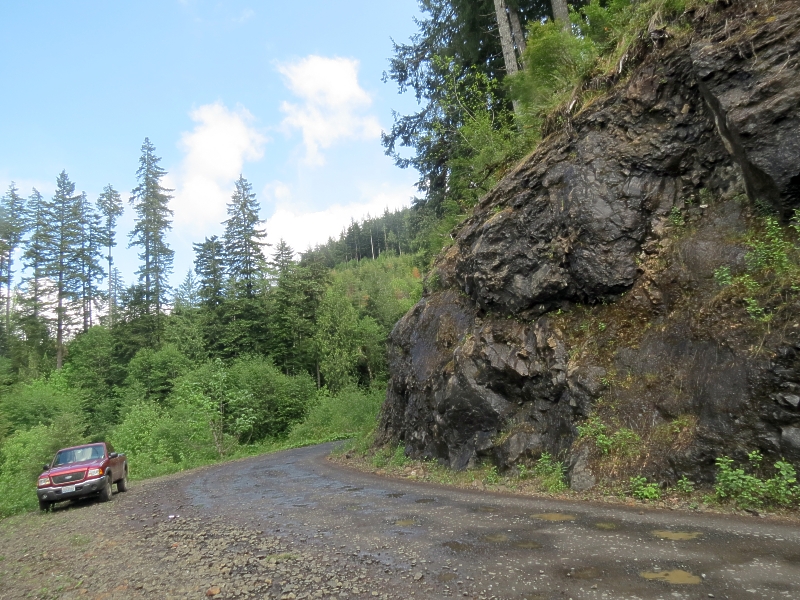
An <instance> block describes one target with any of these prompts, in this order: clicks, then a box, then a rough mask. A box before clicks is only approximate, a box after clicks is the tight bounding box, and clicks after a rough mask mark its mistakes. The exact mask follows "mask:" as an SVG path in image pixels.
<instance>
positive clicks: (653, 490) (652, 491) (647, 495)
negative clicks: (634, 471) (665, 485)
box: [631, 476, 661, 500]
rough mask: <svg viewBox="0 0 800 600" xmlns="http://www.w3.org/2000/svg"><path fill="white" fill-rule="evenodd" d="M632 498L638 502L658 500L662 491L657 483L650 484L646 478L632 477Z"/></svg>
mask: <svg viewBox="0 0 800 600" xmlns="http://www.w3.org/2000/svg"><path fill="white" fill-rule="evenodd" d="M631 496H633V497H634V498H636V499H638V500H658V499H659V498H661V490H659V489H658V484H657V483H648V482H647V478H646V477H641V476H637V477H631Z"/></svg>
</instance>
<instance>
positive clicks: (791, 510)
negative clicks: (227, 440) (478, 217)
mask: <svg viewBox="0 0 800 600" xmlns="http://www.w3.org/2000/svg"><path fill="white" fill-rule="evenodd" d="M371 439H372V436H371V434H370V435H368V436H366V437H365V438H362V439H356V440H352V441H351V442H349V443H347V444H343V445H341V446H339V447H338V448H337V449H336V450H334V451H333V452H332V453H331V454H330V456H329V460H330V461H331V462H334V463H336V464H339V465H342V466H346V467H349V468H354V469H357V470H360V471H363V472H366V473H372V474H375V475H379V476H383V477H390V478H394V479H406V480H411V481H420V482H427V483H435V484H438V485H445V486H450V487H455V488H460V489H473V490H481V491H487V492H499V493H505V494H518V495H521V496H531V497H538V498H548V499H555V500H565V501H576V500H577V501H587V502H601V503H606V504H616V505H625V506H632V507H642V508H645V507H647V508H658V509H667V510H682V511H692V512H700V513H713V514H739V515H742V514H746V515H753V516H759V517H769V518H776V519H781V520H784V521H789V522H791V523H793V524H800V511H798V505H797V502H794V503H792V504H791V505H788V506H774V505H764V504H763V503H761V504H758V503H756V504H753V503H748V502H746V501H744V502H740V501H738V500H737V499H735V498H733V499H732V498H731V497H730V495H728V496H727V497H726V496H725V493H724V492H723V493H720V491H723V490H728V491H729V490H730V489H731V488H730V486H728V487H724V488H720V489H717V487H719V486H715V487H705V488H703V487H699V486H695V484H694V483H693V482H691V481H688V480H686V479H685V478H684V479H682V480H680V481H678V483H677V484H676V485H675V486H674V487H671V488H666V489H661V488H660V487H659V486H658V485H657V484H655V483H653V482H648V481H647V480H646V479H645V478H644V477H632V478H631V481H629V482H618V483H617V484H615V485H613V486H611V485H604V484H599V485H597V486H595V487H594V488H592V489H590V490H588V491H585V492H575V491H573V490H571V489H569V487H568V486H567V484H566V480H565V470H564V466H563V465H562V464H561V463H559V462H557V461H555V460H554V459H553V458H552V457H551V456H549V455H547V454H545V455H543V457H542V458H540V459H539V460H538V461H536V462H535V463H534V464H533V466H531V467H524V466H521V467H518V468H517V469H512V470H509V472H507V473H499V472H498V470H497V467H495V466H494V465H490V464H479V465H475V466H473V467H469V468H467V469H465V470H463V471H453V470H452V469H449V468H447V467H444V466H442V465H440V464H439V463H437V462H436V461H433V460H430V461H425V460H412V459H409V458H408V457H406V456H405V452H404V451H403V447H402V446H398V447H396V448H391V447H384V448H374V447H371V446H370V440H371ZM723 476H724V473H723ZM723 485H727V484H725V483H724V479H723Z"/></svg>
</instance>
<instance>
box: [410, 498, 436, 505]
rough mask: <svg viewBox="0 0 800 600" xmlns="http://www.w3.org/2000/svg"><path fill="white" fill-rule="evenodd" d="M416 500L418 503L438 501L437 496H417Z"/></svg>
mask: <svg viewBox="0 0 800 600" xmlns="http://www.w3.org/2000/svg"><path fill="white" fill-rule="evenodd" d="M414 502H416V503H417V504H430V503H431V502H436V498H417V499H416V500H414Z"/></svg>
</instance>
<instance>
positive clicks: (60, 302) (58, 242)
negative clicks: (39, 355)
mask: <svg viewBox="0 0 800 600" xmlns="http://www.w3.org/2000/svg"><path fill="white" fill-rule="evenodd" d="M80 205H81V196H80V195H75V184H74V183H73V182H72V181H70V179H69V176H68V175H67V173H66V171H61V173H60V174H59V176H58V178H57V180H56V192H55V194H54V195H53V199H52V200H51V201H50V202H49V203H48V204H47V209H46V211H47V215H46V216H47V219H48V226H49V228H50V233H49V235H48V236H47V243H46V244H45V247H44V259H45V273H46V275H47V277H48V278H49V279H50V280H51V281H52V282H53V285H54V288H55V289H54V293H55V302H56V309H55V312H56V369H60V368H61V367H62V366H63V364H64V336H65V334H66V329H67V327H68V326H69V324H70V321H71V319H70V316H71V315H70V309H71V308H72V306H71V304H72V302H73V301H74V300H75V299H76V297H77V296H78V294H79V290H80V288H81V284H82V281H83V273H82V264H81V261H80V248H81V239H82V229H81V222H80Z"/></svg>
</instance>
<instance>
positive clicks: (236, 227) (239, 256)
mask: <svg viewBox="0 0 800 600" xmlns="http://www.w3.org/2000/svg"><path fill="white" fill-rule="evenodd" d="M235 186H236V189H235V190H234V192H233V195H232V196H231V202H230V203H228V219H227V220H226V221H225V222H224V225H225V234H224V238H223V239H224V244H225V263H226V267H227V272H228V276H229V278H230V279H231V282H232V284H233V287H234V290H238V289H239V288H241V289H242V291H243V294H244V296H245V297H247V298H252V297H253V296H254V295H255V283H256V281H257V280H258V279H259V278H261V277H262V275H263V271H264V266H265V264H264V263H265V261H264V254H263V252H262V248H263V247H264V246H265V245H266V244H265V243H264V241H263V240H264V238H265V237H266V235H267V234H266V231H265V230H263V229H259V227H258V226H259V225H260V224H261V223H263V221H262V220H261V219H260V218H259V216H258V212H259V205H258V201H257V200H256V195H255V194H254V193H253V186H252V185H250V183H249V182H248V181H247V180H246V179H245V178H244V177H243V176H242V175H239V179H237V180H236V183H235Z"/></svg>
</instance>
